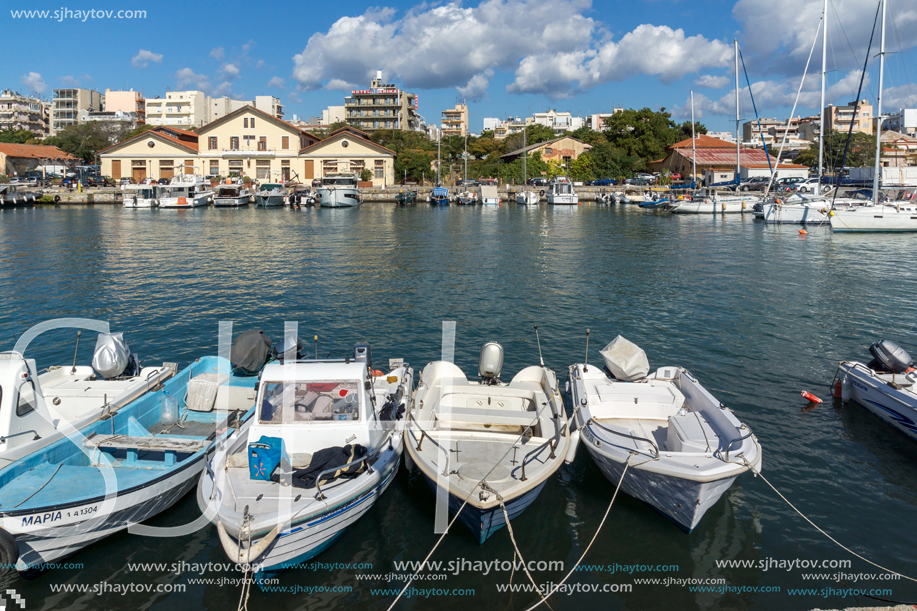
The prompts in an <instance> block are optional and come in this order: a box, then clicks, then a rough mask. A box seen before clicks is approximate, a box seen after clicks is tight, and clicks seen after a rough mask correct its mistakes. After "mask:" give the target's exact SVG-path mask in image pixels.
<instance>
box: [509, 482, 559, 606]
mask: <svg viewBox="0 0 917 611" xmlns="http://www.w3.org/2000/svg"><path fill="white" fill-rule="evenodd" d="M498 498H499V499H500V509H502V510H503V518H504V519H505V520H506V530H508V531H509V538H510V541H512V542H513V547H514V548H515V549H516V551H515V554H516V555H518V556H519V562H520V563H522V570H523V571H525V574H526V575H527V576H528V578H529V581H530V582H531V583H532V587H534V588H535V591H536V592H538V595H539V596H541V602H543V603H544V604H546V605H548V609H551V611H554V607H552V606H551V605H550V604H548V599H547V598H545V596H544V594H542V593H541V590H540V589H539V588H538V584H536V583H535V579H534V578H533V577H532V574H531V573H529V567H527V566H526V565H525V558H523V557H522V552H521V551H520V550H519V545H518V544H517V543H516V537H515V535H514V534H513V525H512V524H510V522H509V514H508V513H507V512H506V505H504V504H503V498H502V497H498ZM513 560H515V556H513ZM515 568H516V567H515V565H514V566H513V569H515ZM539 604H541V603H539Z"/></svg>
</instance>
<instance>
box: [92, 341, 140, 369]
mask: <svg viewBox="0 0 917 611" xmlns="http://www.w3.org/2000/svg"><path fill="white" fill-rule="evenodd" d="M130 358H131V350H130V348H128V347H127V343H126V342H125V341H124V334H123V333H99V339H97V340H96V349H95V352H94V353H93V355H92V368H93V369H95V370H96V372H97V373H98V374H99V375H100V376H102V377H103V378H105V379H106V380H107V379H110V378H116V377H118V376H119V375H121V374H122V373H123V372H124V370H125V369H126V368H127V364H128V362H129V361H130Z"/></svg>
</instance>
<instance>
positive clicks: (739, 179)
mask: <svg viewBox="0 0 917 611" xmlns="http://www.w3.org/2000/svg"><path fill="white" fill-rule="evenodd" d="M732 43H733V45H734V46H735V55H736V188H737V189H738V187H739V183H741V182H742V161H741V159H740V157H739V156H740V155H741V152H740V150H741V147H742V139H741V138H740V137H739V121H741V119H739V40H738V39H737V38H734V39H733V40H732Z"/></svg>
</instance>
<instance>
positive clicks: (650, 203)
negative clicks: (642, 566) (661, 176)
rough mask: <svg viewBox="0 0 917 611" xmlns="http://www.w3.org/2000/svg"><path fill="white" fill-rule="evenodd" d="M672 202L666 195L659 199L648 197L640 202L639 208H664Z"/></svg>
mask: <svg viewBox="0 0 917 611" xmlns="http://www.w3.org/2000/svg"><path fill="white" fill-rule="evenodd" d="M671 203H672V200H671V199H669V198H668V197H663V198H660V199H649V200H647V201H645V202H641V203H640V204H639V206H640V207H641V208H649V209H650V210H655V209H663V210H664V209H665V208H666V207H667V206H668V205H669V204H671Z"/></svg>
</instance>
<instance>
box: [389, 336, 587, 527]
mask: <svg viewBox="0 0 917 611" xmlns="http://www.w3.org/2000/svg"><path fill="white" fill-rule="evenodd" d="M502 366H503V348H502V347H501V346H500V345H499V344H496V343H493V342H491V343H487V344H485V345H484V347H483V348H482V349H481V357H480V361H479V366H478V371H479V374H480V379H479V380H478V381H477V382H470V381H469V380H468V379H467V378H466V377H465V374H464V373H463V372H462V370H461V369H459V368H458V367H456V366H455V365H453V364H452V363H448V362H444V361H435V362H433V363H430V364H429V365H427V366H426V367H425V368H424V370H423V374H422V375H421V379H420V384H419V385H418V387H417V391H416V392H415V393H414V402H413V407H412V408H411V410H410V412H409V415H408V423H407V425H406V430H407V436H406V440H405V441H406V443H407V452H408V456H409V457H410V459H411V462H413V463H414V464H415V465H416V466H417V468H418V469H420V471H421V473H423V475H424V478H425V479H426V480H427V482H428V483H429V485H430V487H431V488H433V490H434V492H435V491H436V490H437V488H439V487H443V488H445V489H446V490H447V491H448V495H449V509H450V511H451V512H452V513H453V514H458V519H459V521H460V522H462V524H464V525H465V526H467V527H468V529H469V530H471V532H472V534H473V535H474V537H475V539H477V541H478V543H484V541H486V540H487V538H488V537H490V536H491V535H492V534H493V533H494V532H496V531H497V530H499V529H500V528H503V527H504V526H506V516H507V515H508V516H509V519H510V520H512V519H514V518H515V517H517V516H518V515H519V514H521V513H522V512H523V510H525V508H526V507H528V506H529V505H531V504H532V503H533V502H534V501H535V499H536V498H537V497H538V494H539V493H540V492H541V490H542V488H543V487H544V485H545V482H547V480H548V478H550V477H551V476H552V475H554V473H555V472H556V471H557V469H558V468H559V467H560V465H561V464H562V463H563V460H564V456H565V455H566V453H567V447H568V445H569V443H570V435H568V434H566V426H567V416H566V414H565V412H564V406H563V400H562V399H561V396H560V393H558V392H557V378H556V376H555V375H554V372H553V371H551V370H550V369H548V368H547V367H545V366H544V365H540V366H532V367H526V368H525V369H523V370H522V371H520V372H519V373H517V374H516V376H515V377H514V378H513V379H512V381H510V382H509V383H505V382H501V381H500V370H501V369H502ZM463 504H464V508H462V506H463ZM504 508H505V513H504ZM460 510H461V511H460Z"/></svg>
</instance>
